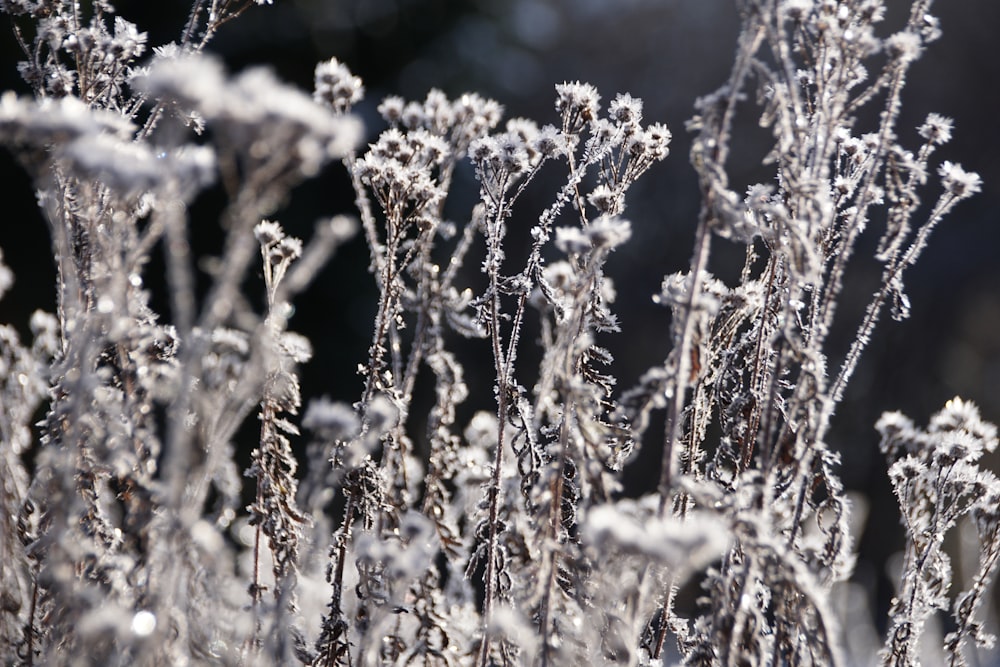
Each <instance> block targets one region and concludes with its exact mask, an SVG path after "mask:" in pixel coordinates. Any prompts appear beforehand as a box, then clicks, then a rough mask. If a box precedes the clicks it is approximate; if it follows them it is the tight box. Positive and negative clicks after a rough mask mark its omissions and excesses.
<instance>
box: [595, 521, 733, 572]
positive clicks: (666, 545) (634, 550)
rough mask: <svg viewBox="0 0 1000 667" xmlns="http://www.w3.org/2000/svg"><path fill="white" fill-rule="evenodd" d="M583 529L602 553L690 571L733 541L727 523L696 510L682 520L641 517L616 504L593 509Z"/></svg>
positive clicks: (707, 561)
mask: <svg viewBox="0 0 1000 667" xmlns="http://www.w3.org/2000/svg"><path fill="white" fill-rule="evenodd" d="M582 532H583V537H584V540H585V541H586V542H587V543H589V544H590V545H592V546H594V547H595V548H597V549H598V551H600V552H601V553H614V552H620V553H626V554H632V555H637V556H644V557H647V558H653V559H656V560H658V561H660V562H662V563H663V564H665V565H667V566H668V567H670V568H673V569H677V570H683V571H685V572H689V573H690V572H693V571H696V570H698V569H700V568H702V567H704V566H705V565H707V564H708V563H710V562H712V560H714V559H716V558H718V557H720V556H721V555H722V554H723V553H724V552H725V550H726V549H727V548H728V546H729V543H730V541H731V536H730V534H729V531H728V530H727V529H726V526H725V525H724V524H723V523H722V521H720V520H719V519H718V518H717V517H716V516H715V515H713V514H709V513H708V512H695V513H693V514H691V515H690V516H688V518H687V519H683V520H682V519H678V518H674V517H666V518H657V517H655V516H652V517H649V518H646V519H645V520H640V519H638V518H636V517H635V516H633V515H631V514H628V513H625V512H623V511H621V510H620V509H619V508H618V506H617V505H601V506H598V507H595V508H594V509H592V510H590V511H589V512H588V513H587V517H586V519H585V520H584V524H583V531H582Z"/></svg>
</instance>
